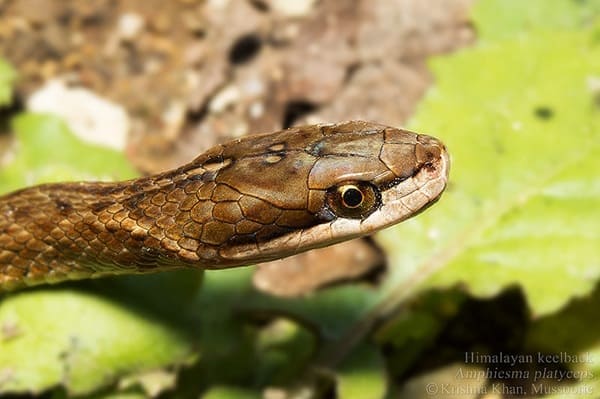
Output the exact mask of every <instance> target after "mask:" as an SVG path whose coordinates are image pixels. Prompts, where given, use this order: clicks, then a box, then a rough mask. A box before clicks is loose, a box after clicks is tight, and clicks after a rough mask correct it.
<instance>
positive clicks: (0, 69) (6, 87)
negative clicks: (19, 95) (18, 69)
mask: <svg viewBox="0 0 600 399" xmlns="http://www.w3.org/2000/svg"><path fill="white" fill-rule="evenodd" d="M16 77H17V74H16V73H15V71H14V69H12V67H11V66H10V65H9V64H8V63H7V62H6V61H4V60H3V59H2V58H0V107H2V106H3V105H7V104H9V103H10V100H11V98H12V85H13V82H14V81H15V79H16Z"/></svg>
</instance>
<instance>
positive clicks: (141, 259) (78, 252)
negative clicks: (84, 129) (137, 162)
mask: <svg viewBox="0 0 600 399" xmlns="http://www.w3.org/2000/svg"><path fill="white" fill-rule="evenodd" d="M428 140H430V139H429V138H427V136H417V135H416V134H414V133H411V132H406V131H402V130H397V129H392V128H387V127H385V126H381V125H376V124H371V123H367V122H345V123H341V124H337V125H324V126H319V125H312V126H304V127H297V128H292V129H288V130H284V131H281V132H277V133H273V134H265V135H258V136H251V137H248V138H244V139H240V140H235V141H232V142H230V143H227V144H224V145H220V146H217V147H214V148H212V149H210V150H209V151H207V152H206V153H204V154H202V155H201V156H199V157H198V158H196V159H195V160H194V161H192V162H190V163H189V164H187V165H184V166H182V167H180V168H178V169H175V170H172V171H168V172H165V173H161V174H159V175H156V176H150V177H144V178H140V179H136V180H131V181H127V182H121V183H62V184H46V185H40V186H36V187H31V188H27V189H24V190H20V191H17V192H14V193H11V194H8V195H5V196H3V197H0V290H2V289H11V288H15V287H19V286H23V285H35V284H39V283H44V282H57V281H62V280H65V279H78V278H85V277H90V276H99V275H105V274H119V273H133V272H135V273H143V272H149V271H156V270H165V269H169V268H175V267H190V266H191V267H202V268H222V267H232V266H241V265H244V264H247V263H249V262H251V261H263V260H270V259H274V258H278V257H281V256H285V255H291V254H292V251H291V250H289V249H288V250H287V252H282V253H280V254H277V253H274V254H264V255H260V254H258V255H256V256H254V255H249V256H250V257H249V258H247V259H242V260H239V259H233V258H230V257H228V256H224V255H223V254H231V253H236V251H237V252H239V253H242V252H244V251H246V252H247V253H248V254H252V253H254V252H253V251H259V250H260V248H262V247H263V246H265V245H266V244H269V243H271V242H272V240H275V239H277V238H278V237H284V236H286V235H288V234H291V233H294V232H299V231H300V230H308V229H310V228H312V227H315V226H317V225H320V224H327V223H330V222H331V221H332V220H334V219H335V215H334V214H333V213H332V212H331V211H330V210H329V211H327V209H326V207H327V206H328V205H327V201H326V197H327V195H329V194H328V190H329V189H330V187H332V185H334V184H339V183H340V182H342V181H345V180H363V181H364V180H368V181H371V182H372V183H373V184H377V185H381V186H382V187H383V186H385V185H386V184H388V185H389V184H391V182H394V181H395V180H394V179H398V178H405V177H407V176H412V175H413V174H414V173H416V171H417V170H418V169H419V168H420V167H421V166H422V165H423V164H425V163H426V162H429V163H431V162H432V161H431V160H432V159H433V158H434V157H435V156H437V157H439V156H440V154H441V152H442V151H443V149H441V150H440V149H439V148H438V147H435V146H440V144H439V143H438V142H437V141H435V142H433V141H432V142H429V141H428ZM431 140H433V139H431ZM384 143H385V145H384ZM432 147H435V148H438V150H437V154H435V151H436V150H435V148H434V149H432ZM441 148H443V147H441ZM330 191H331V190H330ZM338 241H339V240H338ZM327 244H329V242H327V241H323V242H317V243H315V244H311V245H312V246H313V247H316V246H324V245H327ZM304 249H309V248H303V250H304ZM246 252H244V253H246Z"/></svg>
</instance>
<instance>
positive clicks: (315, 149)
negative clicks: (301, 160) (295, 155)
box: [305, 140, 325, 157]
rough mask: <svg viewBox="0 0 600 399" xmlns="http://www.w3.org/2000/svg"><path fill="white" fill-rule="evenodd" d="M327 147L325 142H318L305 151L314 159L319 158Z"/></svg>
mask: <svg viewBox="0 0 600 399" xmlns="http://www.w3.org/2000/svg"><path fill="white" fill-rule="evenodd" d="M324 147H325V143H324V142H323V141H321V140H320V141H317V142H316V143H313V144H311V145H309V146H307V147H306V149H305V151H306V152H307V153H309V154H310V155H312V156H313V157H319V156H321V155H323V154H322V152H323V148H324Z"/></svg>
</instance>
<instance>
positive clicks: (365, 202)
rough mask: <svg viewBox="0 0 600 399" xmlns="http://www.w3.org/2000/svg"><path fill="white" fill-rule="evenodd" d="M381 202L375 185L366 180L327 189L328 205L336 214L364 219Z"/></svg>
mask: <svg viewBox="0 0 600 399" xmlns="http://www.w3.org/2000/svg"><path fill="white" fill-rule="evenodd" d="M380 203H381V195H380V194H379V191H378V190H377V188H375V186H373V185H371V184H369V183H366V182H353V183H346V184H342V185H339V186H333V187H331V188H330V189H329V190H327V206H328V207H329V209H330V210H331V211H333V213H335V214H336V216H340V217H346V218H352V219H364V218H366V217H367V216H369V215H370V214H371V213H373V212H374V211H375V210H376V209H377V208H378V207H379V205H380Z"/></svg>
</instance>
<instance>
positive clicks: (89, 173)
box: [0, 113, 136, 193]
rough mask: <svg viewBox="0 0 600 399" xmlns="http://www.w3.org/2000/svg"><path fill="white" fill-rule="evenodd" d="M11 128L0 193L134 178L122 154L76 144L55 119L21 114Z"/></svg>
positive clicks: (62, 124)
mask: <svg viewBox="0 0 600 399" xmlns="http://www.w3.org/2000/svg"><path fill="white" fill-rule="evenodd" d="M12 127H13V131H14V134H15V138H16V140H17V146H16V148H17V150H16V153H15V154H14V156H13V160H12V162H11V163H9V164H8V165H7V166H5V167H3V168H2V169H0V193H4V192H7V191H11V190H15V189H17V188H22V187H25V186H30V185H34V184H39V183H45V182H56V181H71V180H108V181H109V180H117V179H119V180H121V179H126V178H131V177H134V176H135V175H136V173H135V171H134V170H133V168H132V167H131V165H130V164H129V162H128V161H127V160H126V159H125V157H124V156H123V154H121V153H119V152H117V151H114V150H110V149H107V148H103V147H99V146H95V145H91V144H87V143H84V142H82V141H80V140H79V139H78V138H76V137H75V136H74V135H73V134H72V133H71V131H70V130H69V129H68V127H67V125H66V124H65V123H64V122H63V121H62V119H60V118H58V117H56V116H53V115H49V114H48V115H46V114H30V113H25V114H21V115H19V116H17V117H16V118H15V119H14V121H13V124H12Z"/></svg>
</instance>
